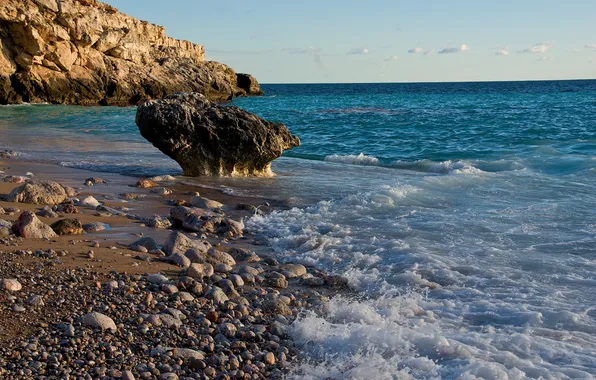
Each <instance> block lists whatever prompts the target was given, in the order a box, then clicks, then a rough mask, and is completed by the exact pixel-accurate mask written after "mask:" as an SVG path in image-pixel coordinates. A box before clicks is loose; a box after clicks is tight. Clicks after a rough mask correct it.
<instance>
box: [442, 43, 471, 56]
mask: <svg viewBox="0 0 596 380" xmlns="http://www.w3.org/2000/svg"><path fill="white" fill-rule="evenodd" d="M465 51H470V47H469V46H468V45H466V44H462V45H461V46H460V47H448V48H443V49H441V50H439V51H438V53H439V54H452V53H462V52H465Z"/></svg>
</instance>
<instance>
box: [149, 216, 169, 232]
mask: <svg viewBox="0 0 596 380" xmlns="http://www.w3.org/2000/svg"><path fill="white" fill-rule="evenodd" d="M147 225H148V226H149V227H153V228H160V229H166V228H170V227H172V222H170V219H168V218H162V217H159V216H156V217H153V218H151V219H149V221H148V222H147Z"/></svg>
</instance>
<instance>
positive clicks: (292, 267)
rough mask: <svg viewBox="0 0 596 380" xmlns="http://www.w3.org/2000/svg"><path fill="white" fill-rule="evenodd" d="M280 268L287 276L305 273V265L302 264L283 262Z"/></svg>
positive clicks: (292, 276) (291, 276) (297, 275)
mask: <svg viewBox="0 0 596 380" xmlns="http://www.w3.org/2000/svg"><path fill="white" fill-rule="evenodd" d="M282 269H283V271H284V272H286V273H284V274H285V276H286V277H287V278H294V277H301V276H304V275H305V274H306V267H305V266H304V265H302V264H285V265H284V266H282Z"/></svg>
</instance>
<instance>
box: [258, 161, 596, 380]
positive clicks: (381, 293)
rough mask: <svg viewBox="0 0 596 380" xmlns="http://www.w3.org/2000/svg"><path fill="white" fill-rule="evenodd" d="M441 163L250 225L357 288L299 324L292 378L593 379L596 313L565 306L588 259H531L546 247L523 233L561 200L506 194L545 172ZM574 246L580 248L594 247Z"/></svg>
mask: <svg viewBox="0 0 596 380" xmlns="http://www.w3.org/2000/svg"><path fill="white" fill-rule="evenodd" d="M441 166H442V167H444V168H448V169H445V170H453V172H454V173H453V174H454V175H447V176H434V175H425V176H412V177H409V180H408V181H409V183H404V184H401V185H392V186H380V187H379V188H377V189H376V190H374V191H369V192H363V193H359V194H352V195H348V196H346V197H344V198H341V199H336V200H332V201H323V202H319V203H317V204H316V205H314V206H311V207H308V208H304V209H299V208H294V209H291V210H287V211H276V212H273V213H271V214H269V215H265V216H256V217H254V218H251V219H250V220H249V221H248V222H247V227H248V228H249V229H250V230H251V232H254V233H257V234H262V235H265V236H266V237H268V238H269V242H270V244H271V246H272V248H273V249H275V250H276V251H277V252H278V254H279V255H280V257H282V258H283V257H287V258H288V259H291V260H297V261H301V262H304V263H308V264H311V265H315V266H317V267H319V268H322V269H324V270H327V271H331V272H336V273H341V274H342V275H344V276H345V277H347V278H348V281H349V284H350V287H351V288H352V289H354V290H356V291H357V292H358V293H359V294H362V295H363V297H362V298H358V299H348V298H345V297H336V298H333V299H332V300H331V301H330V303H329V305H328V306H327V307H325V309H324V310H323V311H321V312H320V313H316V312H310V313H307V314H304V315H303V316H302V317H300V318H299V319H298V320H297V321H296V322H295V323H294V325H293V330H292V336H293V338H294V339H295V340H296V342H297V343H298V344H299V347H300V348H301V349H302V350H303V352H304V357H305V358H307V359H308V360H306V362H304V363H303V364H302V365H300V366H299V367H298V368H297V369H296V371H295V372H294V374H293V378H295V379H298V378H300V379H301V378H305V379H326V378H333V379H367V380H371V379H392V378H393V379H397V378H399V379H402V378H404V379H408V378H411V379H420V378H424V379H432V378H437V379H438V378H445V379H451V378H464V379H484V378H491V379H492V378H497V379H523V378H540V377H542V378H550V379H566V378H592V376H594V375H595V374H596V358H595V357H594V355H593V352H594V351H595V350H596V323H595V321H594V319H593V318H594V316H595V315H596V312H594V311H593V310H592V309H589V308H588V307H581V306H580V310H579V311H577V310H573V309H574V308H577V307H578V303H577V301H576V300H574V299H573V298H574V297H578V293H577V292H578V291H579V292H581V289H582V288H583V287H590V288H592V287H594V286H596V285H594V284H593V283H592V282H593V281H592V282H590V281H591V280H590V279H591V277H592V274H591V273H593V272H594V271H596V260H589V259H588V257H589V256H586V258H584V256H581V255H577V256H574V255H564V256H558V257H553V258H549V259H548V261H545V260H544V258H542V257H541V256H538V255H537V254H536V253H531V252H533V251H532V250H534V251H535V250H539V249H541V245H540V244H534V245H532V244H528V243H525V240H524V239H532V241H541V240H545V237H546V236H548V235H544V233H545V232H544V227H542V228H540V226H539V225H537V224H536V223H542V224H544V223H546V222H548V221H549V220H550V219H549V220H545V218H547V219H548V218H551V216H550V215H557V214H556V213H557V210H558V207H555V208H553V207H554V206H553V204H552V203H549V201H548V200H541V199H533V198H532V197H528V198H525V199H523V200H520V199H518V198H516V197H515V196H512V197H511V198H509V197H507V196H506V194H509V193H511V194H517V193H518V192H517V191H516V189H517V187H515V186H513V187H512V183H511V181H514V182H515V183H517V182H519V181H521V182H520V183H523V184H524V186H527V185H528V183H529V182H528V181H530V180H532V181H533V180H536V181H538V183H540V181H541V179H540V178H538V177H536V176H535V175H533V174H531V173H523V172H517V173H515V172H508V173H511V174H507V175H508V176H511V177H508V180H503V178H502V175H500V174H495V175H493V174H485V173H480V174H469V175H457V174H456V173H455V172H456V171H458V170H467V169H470V168H468V167H466V166H465V164H457V165H449V164H447V163H445V164H444V165H441ZM441 170H443V169H441ZM518 177H521V178H518ZM532 186H535V187H538V188H539V187H540V185H537V184H532ZM486 189H490V192H487V191H486ZM494 199H500V200H507V204H508V205H509V207H508V208H503V207H500V208H499V207H497V206H498V205H499V204H498V203H494V202H493V201H494ZM557 199H558V198H557ZM515 202H518V203H515ZM524 202H526V203H528V202H529V204H526V203H524ZM536 202H545V204H544V205H541V206H537V205H536V204H535V203H536ZM479 210H482V214H480V213H479ZM536 213H538V214H537V215H541V216H542V218H541V219H536V218H535V216H536V215H535V214H536ZM556 218H557V217H556ZM557 220H559V219H557ZM524 225H525V226H526V227H524ZM528 231H529V232H528ZM593 231H594V230H593V227H592V229H590V228H589V226H588V227H586V229H585V233H586V234H592V235H593ZM530 232H531V233H530ZM518 236H519V238H518ZM517 239H520V240H519V242H518V240H517ZM578 241H581V245H579V247H580V248H582V247H587V246H588V245H590V244H592V243H594V242H595V241H594V237H593V236H592V237H588V238H585V239H584V240H578ZM524 246H525V247H527V251H523V249H524V248H523V247H524ZM551 246H552V244H551ZM556 246H557V247H561V249H566V248H568V247H575V245H573V244H572V245H569V244H558V245H556ZM549 247H550V246H549ZM544 274H548V275H544ZM364 297H366V298H364Z"/></svg>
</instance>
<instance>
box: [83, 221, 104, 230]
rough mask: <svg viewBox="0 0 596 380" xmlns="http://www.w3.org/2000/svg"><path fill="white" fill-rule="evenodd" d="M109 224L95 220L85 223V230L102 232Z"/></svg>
mask: <svg viewBox="0 0 596 380" xmlns="http://www.w3.org/2000/svg"><path fill="white" fill-rule="evenodd" d="M106 226H107V224H105V223H102V222H93V223H87V224H83V230H85V232H88V233H94V232H100V231H103V230H105V229H106Z"/></svg>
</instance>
